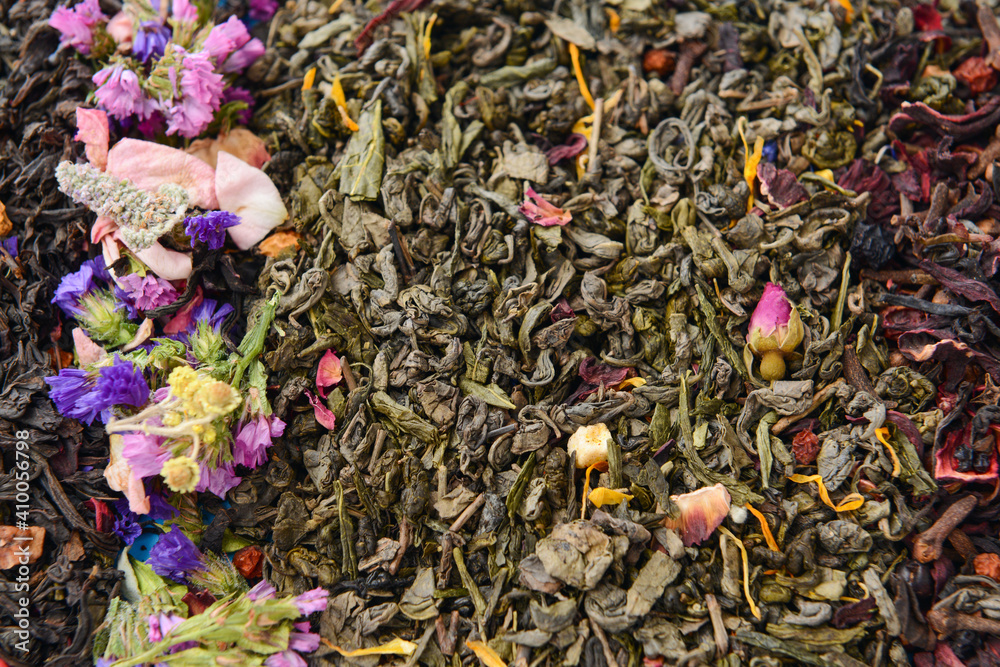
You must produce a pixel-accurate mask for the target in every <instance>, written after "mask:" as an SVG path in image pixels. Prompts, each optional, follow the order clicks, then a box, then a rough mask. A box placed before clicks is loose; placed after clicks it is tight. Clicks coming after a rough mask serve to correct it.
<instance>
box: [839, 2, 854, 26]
mask: <svg viewBox="0 0 1000 667" xmlns="http://www.w3.org/2000/svg"><path fill="white" fill-rule="evenodd" d="M837 4H838V5H840V6H841V7H843V8H844V10H846V11H847V16H845V17H844V19H845V20H846V21H847V25H851V23H852V22H853V21H854V5H852V4H851V0H837Z"/></svg>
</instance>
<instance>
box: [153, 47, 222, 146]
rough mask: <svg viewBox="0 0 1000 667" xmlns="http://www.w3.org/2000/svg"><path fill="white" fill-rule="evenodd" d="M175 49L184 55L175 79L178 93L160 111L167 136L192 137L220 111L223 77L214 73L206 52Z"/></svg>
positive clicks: (174, 75) (173, 74)
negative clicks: (164, 122) (177, 84)
mask: <svg viewBox="0 0 1000 667" xmlns="http://www.w3.org/2000/svg"><path fill="white" fill-rule="evenodd" d="M174 49H176V50H177V51H179V52H180V53H181V54H182V55H183V62H182V65H181V69H180V72H179V77H178V78H179V79H180V81H179V83H180V85H179V86H177V88H179V90H178V94H177V95H175V96H174V100H173V103H172V105H171V106H169V107H167V108H165V109H164V110H163V111H164V115H165V116H166V119H167V134H180V135H181V136H183V137H188V138H192V137H196V136H198V135H199V134H201V133H202V132H203V131H204V130H205V128H206V127H208V125H209V123H211V122H212V118H213V117H214V115H215V112H216V111H218V109H219V105H220V103H221V100H222V90H223V84H222V75H221V74H218V73H217V72H216V71H215V66H214V65H213V63H212V60H211V58H209V56H208V54H207V53H204V52H198V53H185V52H184V50H183V49H181V48H180V47H179V46H175V47H174ZM177 74H178V73H177V72H176V71H173V72H171V77H172V78H173V77H177ZM175 85H176V84H175Z"/></svg>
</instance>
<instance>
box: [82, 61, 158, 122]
mask: <svg viewBox="0 0 1000 667" xmlns="http://www.w3.org/2000/svg"><path fill="white" fill-rule="evenodd" d="M93 82H94V84H95V85H96V86H97V90H96V91H94V97H95V98H97V102H98V104H100V105H101V107H102V108H103V109H105V110H106V111H107V112H108V113H109V114H110V115H112V116H114V117H115V118H117V119H118V120H125V119H126V118H131V117H132V116H136V117H138V119H139V120H144V119H146V118H148V117H149V116H150V115H151V114H152V113H153V111H155V109H156V105H155V104H154V102H153V101H152V100H151V99H149V98H148V97H147V96H146V93H145V92H144V91H143V90H142V87H141V86H140V85H139V75H138V74H136V73H135V72H133V71H132V70H130V69H129V68H127V67H126V66H125V64H124V63H118V64H117V65H108V66H107V67H105V68H104V69H102V70H101V71H99V72H98V73H97V74H95V75H94V78H93Z"/></svg>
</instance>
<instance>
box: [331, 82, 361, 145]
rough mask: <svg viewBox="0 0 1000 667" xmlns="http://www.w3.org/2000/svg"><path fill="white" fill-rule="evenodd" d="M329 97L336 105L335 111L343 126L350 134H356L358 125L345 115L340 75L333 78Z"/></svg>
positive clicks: (344, 100) (345, 100) (345, 102)
mask: <svg viewBox="0 0 1000 667" xmlns="http://www.w3.org/2000/svg"><path fill="white" fill-rule="evenodd" d="M330 96H331V97H333V101H334V102H336V103H337V111H339V112H340V117H341V119H343V121H344V125H346V126H347V129H349V130H350V131H351V132H357V131H358V130H359V129H360V128H359V127H358V124H357V123H355V122H354V121H353V120H351V117H350V116H349V115H348V113H347V97H346V96H345V95H344V87H343V86H342V85H340V74H337V76H335V77H333V88H331V89H330Z"/></svg>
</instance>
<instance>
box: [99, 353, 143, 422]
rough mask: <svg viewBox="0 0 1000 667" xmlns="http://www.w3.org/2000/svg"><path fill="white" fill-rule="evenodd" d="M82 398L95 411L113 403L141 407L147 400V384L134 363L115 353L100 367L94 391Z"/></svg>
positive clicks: (102, 409) (113, 404) (106, 407)
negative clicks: (106, 364)
mask: <svg viewBox="0 0 1000 667" xmlns="http://www.w3.org/2000/svg"><path fill="white" fill-rule="evenodd" d="M83 400H84V401H85V402H87V403H89V407H91V408H92V409H94V410H95V411H96V412H103V411H105V410H110V409H111V408H112V407H113V406H115V405H131V406H133V407H141V406H143V405H145V404H146V403H147V402H149V385H148V384H146V379H145V378H144V377H143V375H142V371H141V370H139V369H138V368H136V367H135V364H133V363H132V362H131V361H127V360H125V359H122V358H121V357H119V356H118V355H117V354H116V355H115V358H114V361H113V362H112V364H111V365H110V366H105V367H103V368H101V370H100V372H99V374H98V376H97V383H96V385H95V387H94V391H93V392H91V393H90V394H88V395H87V397H85V398H84V399H83ZM104 421H107V419H105V420H104Z"/></svg>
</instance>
